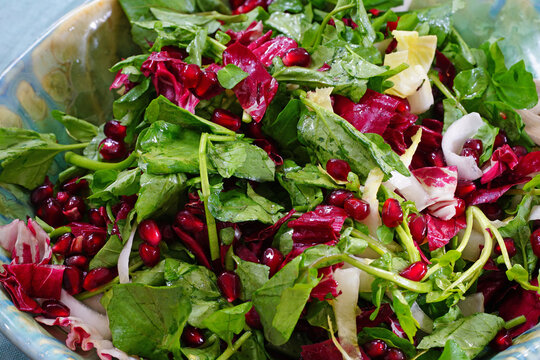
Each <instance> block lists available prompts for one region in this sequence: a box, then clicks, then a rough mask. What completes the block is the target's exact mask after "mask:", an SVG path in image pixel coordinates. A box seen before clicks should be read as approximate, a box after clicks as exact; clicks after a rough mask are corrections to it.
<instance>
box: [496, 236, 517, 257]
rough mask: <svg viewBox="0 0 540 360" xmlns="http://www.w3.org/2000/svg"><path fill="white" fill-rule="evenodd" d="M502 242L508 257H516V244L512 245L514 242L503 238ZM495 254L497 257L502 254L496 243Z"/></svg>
mask: <svg viewBox="0 0 540 360" xmlns="http://www.w3.org/2000/svg"><path fill="white" fill-rule="evenodd" d="M503 240H504V246H505V247H506V251H507V252H508V256H510V257H513V256H514V255H516V253H517V250H516V244H514V240H513V239H512V238H508V237H507V238H504V239H503ZM495 254H497V255H501V254H502V251H501V246H500V245H499V244H498V243H497V245H495Z"/></svg>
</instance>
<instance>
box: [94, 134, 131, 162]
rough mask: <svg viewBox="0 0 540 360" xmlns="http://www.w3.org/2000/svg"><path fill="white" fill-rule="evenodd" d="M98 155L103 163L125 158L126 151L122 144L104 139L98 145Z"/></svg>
mask: <svg viewBox="0 0 540 360" xmlns="http://www.w3.org/2000/svg"><path fill="white" fill-rule="evenodd" d="M99 154H100V155H101V157H102V158H103V160H105V161H112V160H121V159H123V158H124V157H125V156H126V154H127V150H126V146H125V145H124V143H123V142H121V141H117V140H114V139H111V138H105V139H104V140H102V141H101V142H100V143H99Z"/></svg>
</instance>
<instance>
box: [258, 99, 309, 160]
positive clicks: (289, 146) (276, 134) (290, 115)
mask: <svg viewBox="0 0 540 360" xmlns="http://www.w3.org/2000/svg"><path fill="white" fill-rule="evenodd" d="M278 94H279V93H278ZM285 101H287V100H285ZM274 102H276V99H274V100H273V101H272V103H271V105H270V108H269V109H267V111H266V116H265V117H264V120H263V121H262V131H263V132H264V133H265V134H266V135H268V136H270V137H271V138H272V139H274V140H275V141H276V142H277V143H278V145H279V146H280V148H281V149H285V150H288V151H289V152H290V153H295V152H296V151H297V149H298V147H300V146H302V145H301V144H300V143H299V142H298V136H297V134H296V125H297V124H298V119H300V113H301V110H302V108H303V106H302V102H301V101H300V100H298V99H291V100H290V101H289V102H287V105H285V107H282V106H283V105H282V104H278V103H277V102H276V105H277V106H280V107H279V113H278V114H276V115H274V114H270V112H271V109H272V107H273V105H274Z"/></svg>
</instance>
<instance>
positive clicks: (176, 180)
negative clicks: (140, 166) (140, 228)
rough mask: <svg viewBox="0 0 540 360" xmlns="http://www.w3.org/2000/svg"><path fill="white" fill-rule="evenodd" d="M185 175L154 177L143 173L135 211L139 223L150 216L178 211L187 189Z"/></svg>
mask: <svg viewBox="0 0 540 360" xmlns="http://www.w3.org/2000/svg"><path fill="white" fill-rule="evenodd" d="M185 183H186V176H185V175H184V174H170V175H154V174H149V173H143V174H142V175H141V180H140V189H139V193H138V195H139V196H138V198H137V202H136V203H135V211H136V212H137V222H141V221H142V220H144V219H147V218H149V217H150V216H158V215H162V214H166V213H169V212H171V211H176V209H177V208H178V202H179V201H180V199H181V198H182V193H183V192H184V190H185V188H186V184H185Z"/></svg>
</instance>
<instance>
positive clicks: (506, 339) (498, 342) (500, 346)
mask: <svg viewBox="0 0 540 360" xmlns="http://www.w3.org/2000/svg"><path fill="white" fill-rule="evenodd" d="M490 345H491V347H492V348H493V349H495V350H497V351H503V350H506V349H508V348H509V347H510V346H511V345H512V338H511V337H510V334H508V330H506V329H502V330H501V331H499V332H498V333H497V335H495V338H494V339H493V340H492V341H491V343H490Z"/></svg>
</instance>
